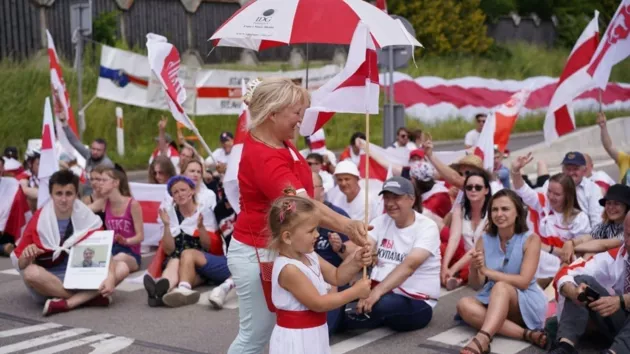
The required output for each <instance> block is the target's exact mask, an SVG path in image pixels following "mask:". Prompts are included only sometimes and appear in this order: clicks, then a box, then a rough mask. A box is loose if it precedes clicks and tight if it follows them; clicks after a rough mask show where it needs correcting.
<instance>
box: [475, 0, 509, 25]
mask: <svg viewBox="0 0 630 354" xmlns="http://www.w3.org/2000/svg"><path fill="white" fill-rule="evenodd" d="M479 7H480V8H481V11H483V13H485V14H486V18H487V19H488V20H489V21H495V20H497V19H498V18H499V17H501V16H505V15H509V14H510V12H517V9H516V1H515V0H481V2H480V4H479Z"/></svg>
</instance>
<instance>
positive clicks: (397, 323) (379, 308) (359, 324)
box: [327, 293, 433, 333]
mask: <svg viewBox="0 0 630 354" xmlns="http://www.w3.org/2000/svg"><path fill="white" fill-rule="evenodd" d="M368 315H369V316H370V318H367V317H365V316H363V315H352V314H346V306H342V307H341V308H338V309H336V310H332V311H330V312H328V315H327V316H328V330H329V331H330V333H337V332H341V331H344V330H348V329H372V328H378V327H383V326H385V327H388V328H390V329H392V330H394V331H397V332H406V331H414V330H417V329H421V328H424V327H426V326H427V325H428V324H429V322H431V318H432V317H433V308H432V307H431V306H430V305H428V304H427V303H426V302H425V301H423V300H414V299H410V298H408V297H405V296H402V295H398V294H394V293H388V294H385V295H383V297H381V299H380V300H378V301H377V302H376V304H374V306H372V312H370V313H369V314H368Z"/></svg>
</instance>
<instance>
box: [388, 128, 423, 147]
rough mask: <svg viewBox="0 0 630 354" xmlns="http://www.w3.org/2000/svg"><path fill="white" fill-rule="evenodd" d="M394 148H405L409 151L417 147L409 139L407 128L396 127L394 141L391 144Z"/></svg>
mask: <svg viewBox="0 0 630 354" xmlns="http://www.w3.org/2000/svg"><path fill="white" fill-rule="evenodd" d="M392 146H393V147H395V148H407V149H408V150H409V151H413V150H415V149H417V148H418V147H417V146H416V144H415V143H413V142H411V141H409V130H407V128H405V127H400V128H398V132H397V133H396V141H395V142H394V144H392Z"/></svg>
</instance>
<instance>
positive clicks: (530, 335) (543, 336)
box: [523, 328, 548, 349]
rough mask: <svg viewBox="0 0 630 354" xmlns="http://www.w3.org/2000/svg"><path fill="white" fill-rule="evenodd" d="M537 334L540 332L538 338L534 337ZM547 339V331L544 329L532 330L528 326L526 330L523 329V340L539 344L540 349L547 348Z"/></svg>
mask: <svg viewBox="0 0 630 354" xmlns="http://www.w3.org/2000/svg"><path fill="white" fill-rule="evenodd" d="M536 334H538V339H537V340H535V339H534V335H536ZM547 339H548V338H547V333H545V331H544V330H541V329H536V330H533V331H532V330H529V329H527V328H526V329H525V331H523V340H524V341H526V342H529V343H531V344H533V345H535V346H537V347H538V348H540V349H545V348H547Z"/></svg>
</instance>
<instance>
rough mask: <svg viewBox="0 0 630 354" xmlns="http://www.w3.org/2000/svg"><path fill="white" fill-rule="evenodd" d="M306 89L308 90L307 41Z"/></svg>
mask: <svg viewBox="0 0 630 354" xmlns="http://www.w3.org/2000/svg"><path fill="white" fill-rule="evenodd" d="M306 89H307V90H308V43H306Z"/></svg>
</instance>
